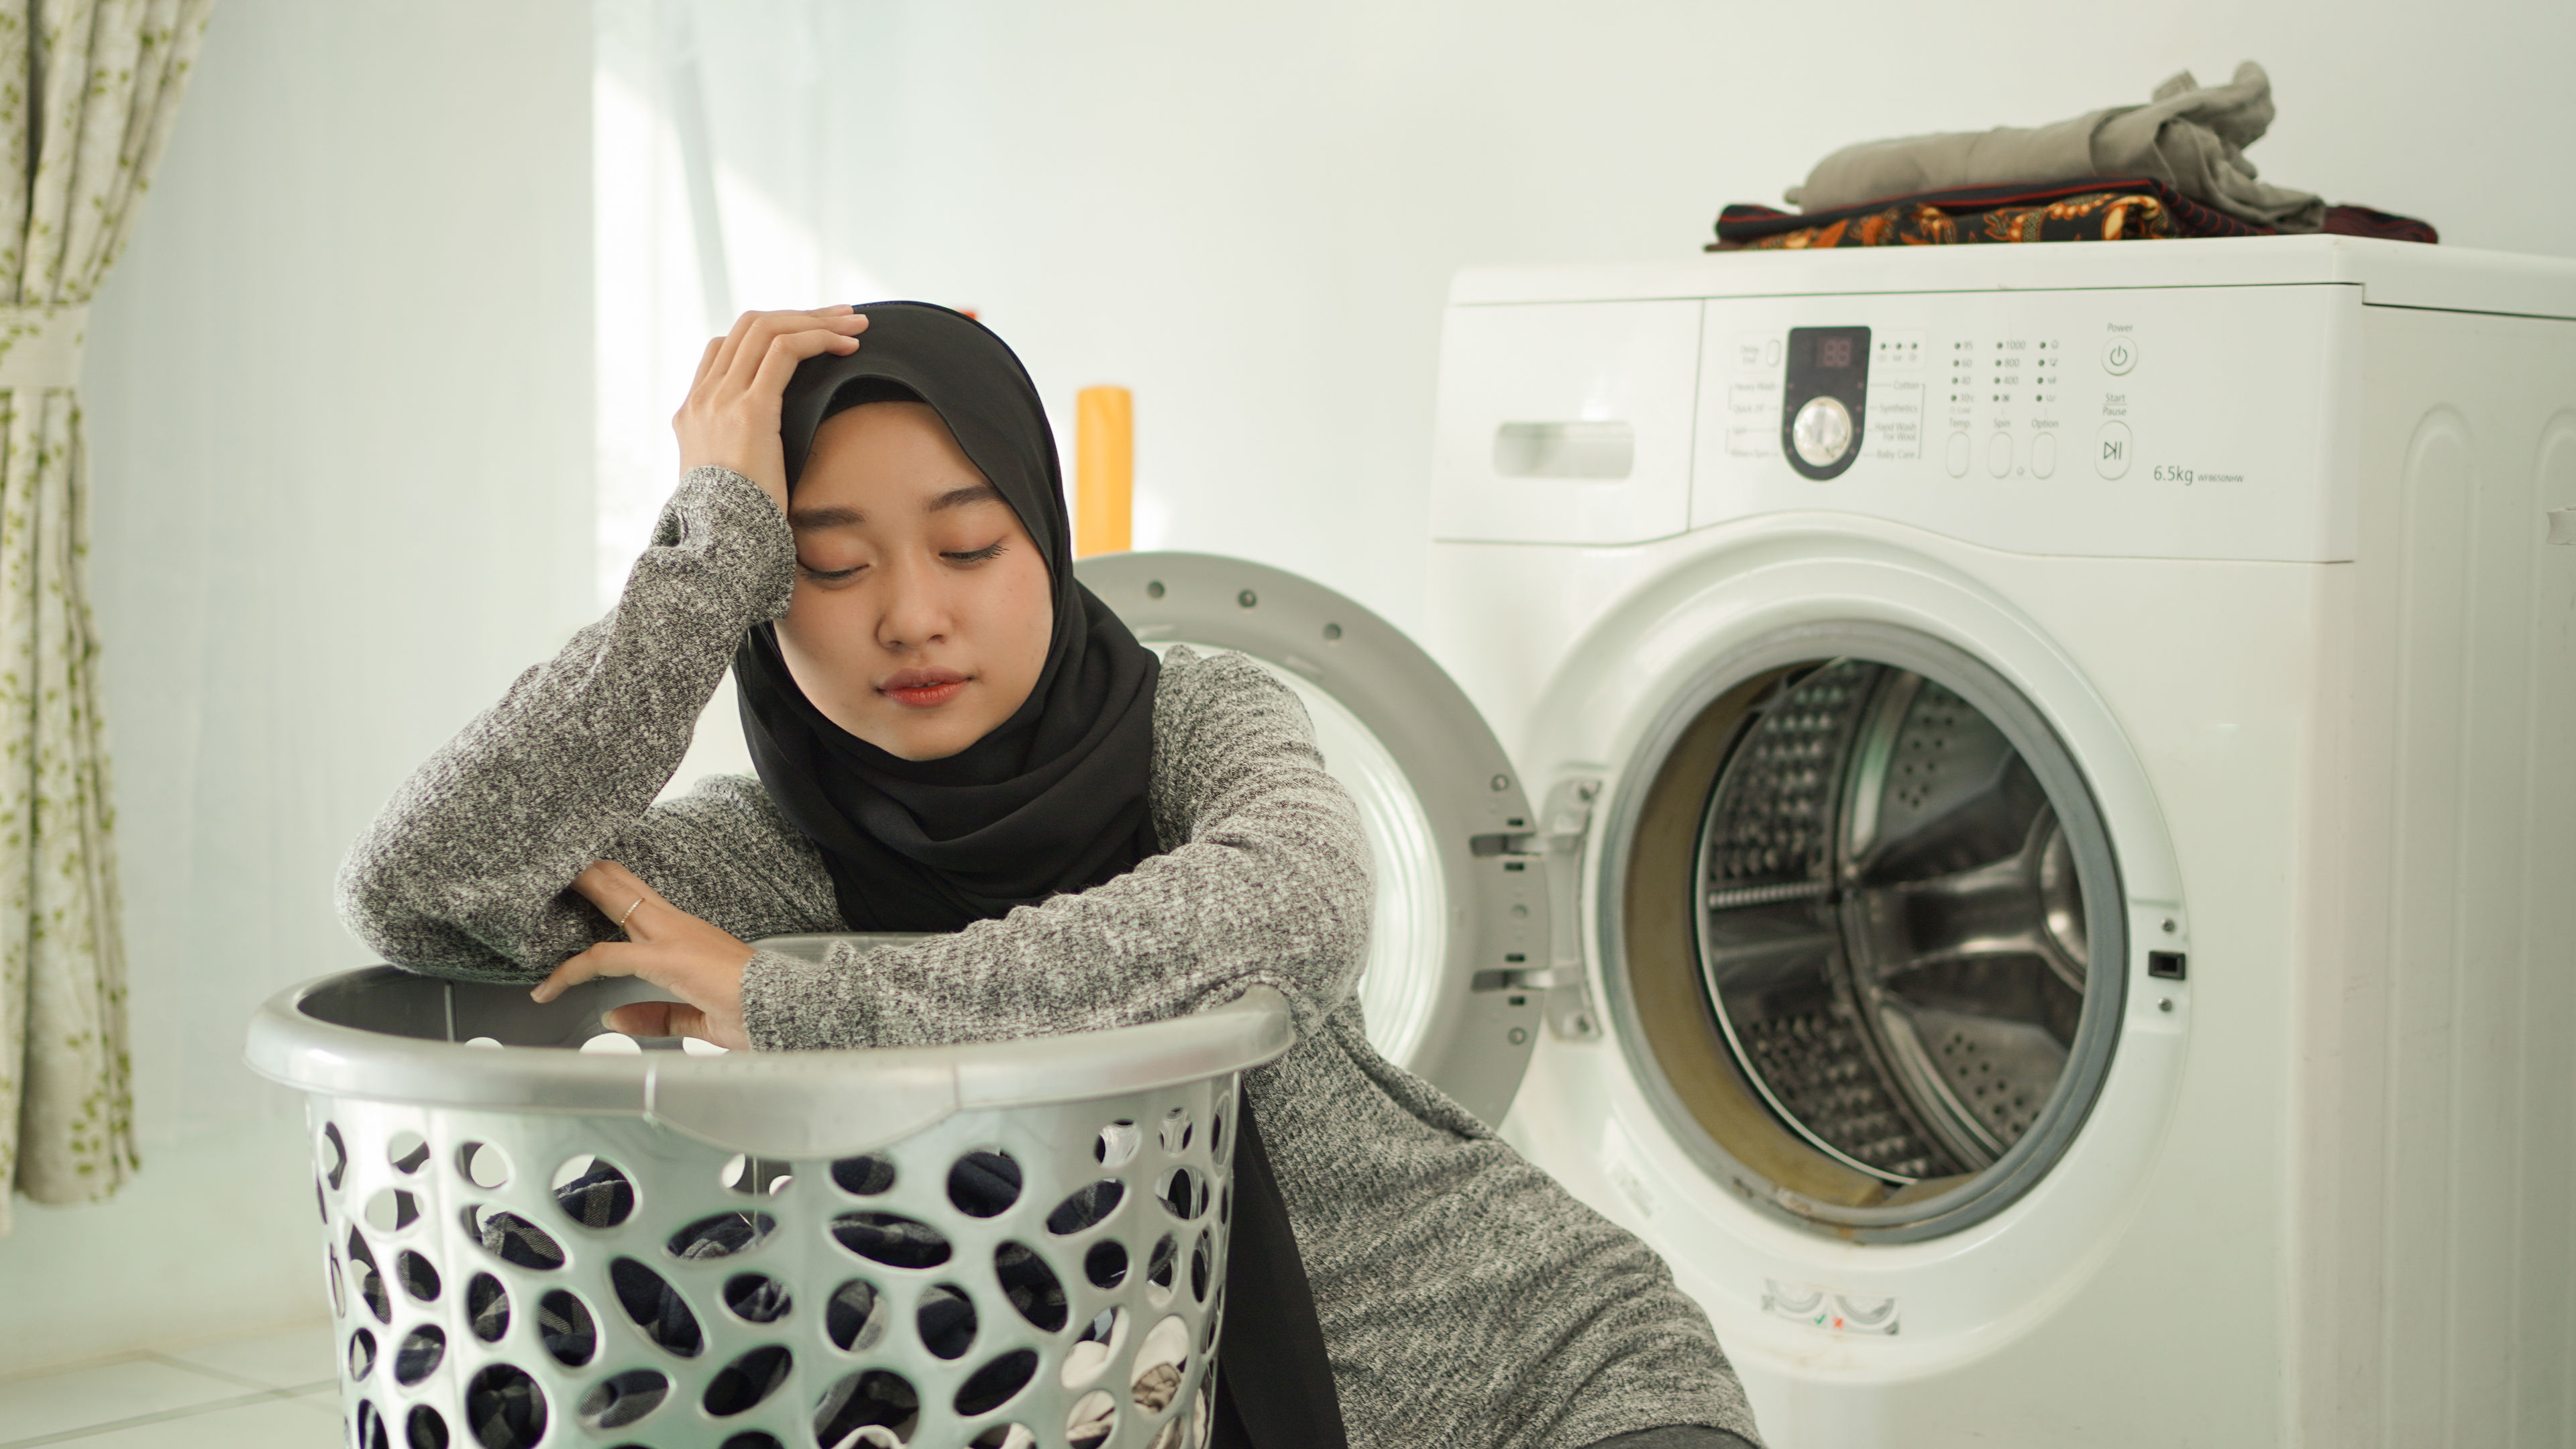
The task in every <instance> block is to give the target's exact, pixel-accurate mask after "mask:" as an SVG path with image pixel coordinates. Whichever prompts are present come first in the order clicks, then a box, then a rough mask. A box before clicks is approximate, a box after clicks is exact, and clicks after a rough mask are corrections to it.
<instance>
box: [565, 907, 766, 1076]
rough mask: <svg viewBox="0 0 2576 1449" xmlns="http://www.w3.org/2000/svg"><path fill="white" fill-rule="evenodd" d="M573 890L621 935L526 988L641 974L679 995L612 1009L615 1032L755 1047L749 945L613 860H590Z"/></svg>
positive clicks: (610, 1024)
mask: <svg viewBox="0 0 2576 1449" xmlns="http://www.w3.org/2000/svg"><path fill="white" fill-rule="evenodd" d="M572 888H573V889H574V890H577V891H579V892H581V894H582V897H583V898H584V899H586V900H588V901H589V902H590V903H591V904H592V905H594V906H597V907H598V908H599V912H600V914H601V915H604V916H606V917H608V918H609V919H610V920H612V921H618V922H622V923H623V924H624V927H625V930H626V939H625V940H623V941H602V942H600V943H599V944H598V945H596V946H593V947H591V948H590V949H589V950H587V951H584V952H582V953H581V954H580V955H578V956H575V957H573V958H572V959H571V960H569V961H566V962H564V963H563V964H562V965H560V966H558V967H556V968H555V970H554V974H553V975H551V976H549V977H547V978H546V979H545V980H543V981H541V982H539V983H538V984H537V988H536V989H535V990H534V991H531V992H530V993H528V994H529V995H531V996H533V997H535V998H536V999H537V1000H538V1001H540V1002H545V1001H552V1000H554V999H555V998H556V997H558V996H561V995H563V994H564V992H566V991H568V990H570V989H571V988H573V987H575V986H579V985H580V984H581V983H583V982H585V981H590V980H594V979H596V978H598V977H601V976H641V977H643V978H644V979H645V980H647V981H650V982H652V983H653V984H654V985H656V986H659V987H661V988H662V989H663V990H665V991H668V992H670V993H671V994H672V995H674V996H676V997H678V998H680V999H679V1000H678V1001H639V1002H636V1003H634V1004H633V1005H630V1006H621V1007H619V1008H617V1009H616V1010H615V1011H612V1012H610V1013H608V1017H607V1024H608V1029H609V1030H610V1031H618V1032H624V1033H625V1034H626V1035H628V1036H693V1037H697V1038H698V1039H700V1040H702V1041H711V1042H714V1043H715V1044H716V1045H717V1046H720V1047H729V1048H733V1049H736V1050H739V1049H742V1048H745V1047H748V1046H750V1045H751V1038H750V1036H749V1035H748V1034H747V1033H746V1032H745V1031H744V1029H743V1025H742V968H743V967H745V966H747V965H749V964H750V962H751V947H750V946H749V945H748V944H746V943H744V942H742V941H740V940H737V939H735V938H734V937H733V936H732V935H730V934H729V933H727V932H726V931H724V930H722V929H721V928H719V927H716V926H712V925H709V924H708V923H707V922H705V921H702V920H699V919H698V918H697V917H695V916H693V915H690V914H689V913H688V912H686V911H684V910H681V909H680V908H679V907H678V906H675V905H673V904H671V903H670V902H669V901H666V900H664V899H662V895H661V892H659V891H656V890H654V889H653V888H652V887H651V886H648V885H646V884H645V883H644V881H643V879H642V878H641V877H639V876H637V875H636V874H635V872H633V871H631V870H628V869H627V868H626V867H624V866H622V865H619V864H618V863H617V862H616V861H613V860H603V861H599V862H597V863H595V864H593V865H592V866H591V867H590V869H588V870H585V871H583V872H582V873H581V874H580V875H578V876H576V877H574V878H573V883H572Z"/></svg>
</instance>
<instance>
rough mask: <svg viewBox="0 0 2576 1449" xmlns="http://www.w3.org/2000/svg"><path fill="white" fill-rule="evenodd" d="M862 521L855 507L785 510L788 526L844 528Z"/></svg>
mask: <svg viewBox="0 0 2576 1449" xmlns="http://www.w3.org/2000/svg"><path fill="white" fill-rule="evenodd" d="M864 521H865V519H864V518H863V516H862V515H861V514H860V513H859V510H857V509H855V508H791V509H789V510H788V511H787V526H788V527H789V528H846V527H848V526H849V525H851V524H854V523H861V522H864Z"/></svg>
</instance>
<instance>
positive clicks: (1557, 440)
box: [1432, 284, 2361, 561]
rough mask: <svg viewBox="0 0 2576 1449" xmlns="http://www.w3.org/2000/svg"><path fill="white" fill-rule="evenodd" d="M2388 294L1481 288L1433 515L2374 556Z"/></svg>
mask: <svg viewBox="0 0 2576 1449" xmlns="http://www.w3.org/2000/svg"><path fill="white" fill-rule="evenodd" d="M2360 292H2361V289H2360V288H2358V287H2355V286H2349V285H2336V284H2283V285H2259V286H2228V287H2215V286H2176V287H2138V288H2067V289H2063V290H2049V291H2041V290H2032V291H2005V290H1978V291H1956V292H1923V293H1908V292H1872V293H1856V294H1850V295H1836V294H1829V293H1828V294H1808V295H1798V296H1778V297H1709V298H1656V299H1651V300H1637V301H1614V302H1598V303H1587V302H1579V301H1555V302H1543V303H1540V302H1532V303H1516V302H1496V303H1482V304H1473V305H1462V306H1453V307H1452V308H1450V309H1449V313H1448V317H1447V321H1446V332H1445V336H1444V339H1443V353H1442V359H1441V377H1440V400H1439V415H1438V419H1437V423H1436V428H1435V438H1434V450H1433V478H1432V523H1433V535H1434V537H1437V538H1444V539H1459V540H1490V541H1498V542H1525V543H1578V544H1623V543H1642V542H1646V541H1648V540H1651V539H1656V538H1665V537H1671V536H1673V535H1675V534H1678V533H1682V532H1685V531H1688V530H1692V529H1699V528H1707V527H1711V526H1713V525H1717V524H1722V523H1726V522H1729V521H1731V520H1736V519H1742V518H1749V517H1756V516H1761V515H1767V514H1778V513H1787V512H1811V511H1827V512H1851V513H1865V514H1870V515H1875V516H1879V517H1884V518H1888V519H1891V520H1895V521H1898V522H1903V523H1907V524H1912V525H1915V526H1919V527H1922V528H1926V529H1929V530H1932V531H1935V532H1939V533H1942V534H1946V535H1948V536H1951V537H1954V538H1960V539H1964V540H1967V541H1969V542H1973V543H1979V544H1984V545H1987V546H1990V547H1995V548H2002V549H2010V550H2013V551H2016V552H2027V553H2058V554H2079V555H2095V556H2103V557H2140V558H2212V559H2220V558H2225V559H2281V560H2305V561H2328V560H2335V559H2345V558H2349V557H2351V555H2352V545H2353V532H2354V518H2353V509H2354V502H2353V499H2354V492H2355V483H2356V473H2355V470H2356V468H2357V467H2358V459H2357V457H2356V455H2355V449H2356V448H2357V439H2358V423H2359V419H2358V409H2359V401H2358V398H2359V388H2360V382H2361V375H2360V361H2359V357H2360V352H2359V328H2360V308H2361V296H2360Z"/></svg>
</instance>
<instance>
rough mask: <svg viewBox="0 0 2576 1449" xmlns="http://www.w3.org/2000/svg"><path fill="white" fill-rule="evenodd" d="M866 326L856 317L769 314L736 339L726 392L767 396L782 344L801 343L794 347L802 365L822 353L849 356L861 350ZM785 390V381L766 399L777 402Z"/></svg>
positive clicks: (729, 360) (727, 369)
mask: <svg viewBox="0 0 2576 1449" xmlns="http://www.w3.org/2000/svg"><path fill="white" fill-rule="evenodd" d="M867 326H868V319H867V318H865V317H863V316H860V315H858V314H856V313H848V314H845V315H842V316H838V317H827V318H822V319H819V320H818V319H816V318H813V317H809V316H807V315H806V314H804V313H802V312H773V313H770V314H768V315H767V316H765V317H764V318H763V319H762V320H761V323H760V325H759V326H757V327H755V328H753V329H752V330H750V331H749V332H746V333H744V334H743V335H742V336H740V337H738V338H736V339H734V345H733V350H732V351H731V352H729V353H727V354H726V356H725V377H724V386H725V389H726V391H727V392H728V393H729V394H730V395H731V396H734V397H761V396H764V394H763V391H762V384H763V382H764V381H765V380H766V378H767V375H768V372H769V364H770V362H771V360H772V359H773V358H775V357H776V356H777V353H778V347H779V344H780V343H781V342H782V341H785V340H787V339H790V338H795V339H799V340H798V341H797V343H796V344H795V345H796V346H797V347H799V348H800V349H801V350H800V351H798V352H797V353H796V360H797V361H799V362H802V361H804V360H805V359H806V358H808V357H812V356H814V355H815V354H816V353H819V352H827V351H829V352H840V353H844V354H846V353H850V352H854V351H856V350H858V343H857V342H856V340H855V339H856V338H857V336H858V334H859V333H861V332H864V331H866V330H867ZM844 344H847V345H844ZM790 370H791V371H792V370H793V368H792V367H791V368H790ZM785 387H786V383H785V382H784V381H783V380H782V381H780V382H779V383H778V384H777V385H776V386H774V387H770V388H768V389H767V393H766V396H767V397H768V398H771V399H774V398H776V396H777V395H778V394H779V393H780V392H781V391H783V390H784V389H785Z"/></svg>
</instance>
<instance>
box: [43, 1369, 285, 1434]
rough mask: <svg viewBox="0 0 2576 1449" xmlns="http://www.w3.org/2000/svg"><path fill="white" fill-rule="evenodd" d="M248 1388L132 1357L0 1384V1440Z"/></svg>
mask: <svg viewBox="0 0 2576 1449" xmlns="http://www.w3.org/2000/svg"><path fill="white" fill-rule="evenodd" d="M244 1392H247V1391H246V1390H244V1389H243V1388H242V1386H241V1385H240V1384H238V1383H234V1382H232V1381H230V1380H228V1379H222V1378H217V1377H215V1376H214V1375H212V1374H205V1373H197V1372H194V1371H192V1370H189V1369H184V1368H181V1367H179V1366H178V1365H176V1364H167V1363H156V1362H154V1361H152V1360H151V1359H135V1360H133V1361H131V1362H127V1363H112V1364H102V1365H100V1366H98V1367H96V1368H85V1369H70V1370H66V1371H65V1372H62V1373H55V1374H45V1375H42V1376H40V1377H37V1378H31V1379H20V1380H18V1381H16V1382H15V1383H7V1384H0V1426H5V1427H0V1444H7V1443H11V1442H13V1441H15V1440H19V1439H38V1438H42V1437H44V1436H45V1435H48V1434H59V1433H62V1432H63V1431H64V1430H66V1429H81V1428H86V1427H88V1426H89V1425H92V1424H106V1423H113V1422H115V1421H116V1420H118V1419H131V1418H133V1417H135V1416H136V1415H138V1414H158V1413H165V1412H167V1411H169V1410H172V1409H184V1408H187V1407H189V1406H190V1405H194V1404H206V1403H212V1402H214V1401H215V1400H218V1399H232V1398H239V1397H240V1396H241V1395H242V1394H243V1393H244Z"/></svg>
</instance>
